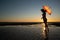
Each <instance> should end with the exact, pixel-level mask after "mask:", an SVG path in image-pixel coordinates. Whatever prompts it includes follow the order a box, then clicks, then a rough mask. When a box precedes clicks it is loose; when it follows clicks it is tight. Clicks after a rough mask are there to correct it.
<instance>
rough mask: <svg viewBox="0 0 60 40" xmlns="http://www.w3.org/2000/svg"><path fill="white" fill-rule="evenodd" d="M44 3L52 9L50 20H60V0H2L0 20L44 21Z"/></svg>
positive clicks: (48, 17)
mask: <svg viewBox="0 0 60 40" xmlns="http://www.w3.org/2000/svg"><path fill="white" fill-rule="evenodd" d="M43 5H48V6H50V7H51V9H52V14H51V15H48V14H47V19H48V22H60V0H0V22H42V19H41V17H42V12H41V11H40V10H41V9H42V6H43Z"/></svg>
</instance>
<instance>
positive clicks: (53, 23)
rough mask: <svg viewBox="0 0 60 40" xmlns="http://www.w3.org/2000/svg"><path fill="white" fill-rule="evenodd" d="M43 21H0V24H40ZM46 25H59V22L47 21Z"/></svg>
mask: <svg viewBox="0 0 60 40" xmlns="http://www.w3.org/2000/svg"><path fill="white" fill-rule="evenodd" d="M41 23H43V22H0V26H5V25H33V24H41ZM48 25H55V26H60V22H48Z"/></svg>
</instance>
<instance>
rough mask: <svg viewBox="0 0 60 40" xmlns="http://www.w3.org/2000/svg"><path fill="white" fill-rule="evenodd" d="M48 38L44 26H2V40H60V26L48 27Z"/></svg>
mask: <svg viewBox="0 0 60 40" xmlns="http://www.w3.org/2000/svg"><path fill="white" fill-rule="evenodd" d="M48 28H49V32H48V34H47V36H46V35H45V33H44V24H43V23H41V24H33V25H6V26H0V40H60V26H55V25H48Z"/></svg>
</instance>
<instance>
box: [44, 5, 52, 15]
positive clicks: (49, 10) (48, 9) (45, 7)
mask: <svg viewBox="0 0 60 40" xmlns="http://www.w3.org/2000/svg"><path fill="white" fill-rule="evenodd" d="M43 9H44V10H46V12H47V13H48V14H49V15H51V13H52V11H51V8H50V7H49V6H46V5H45V6H43Z"/></svg>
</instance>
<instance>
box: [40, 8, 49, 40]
mask: <svg viewBox="0 0 60 40" xmlns="http://www.w3.org/2000/svg"><path fill="white" fill-rule="evenodd" d="M41 11H42V13H43V14H42V18H43V22H44V24H45V30H44V32H45V38H44V40H48V31H49V28H48V24H47V18H46V10H44V9H41Z"/></svg>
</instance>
